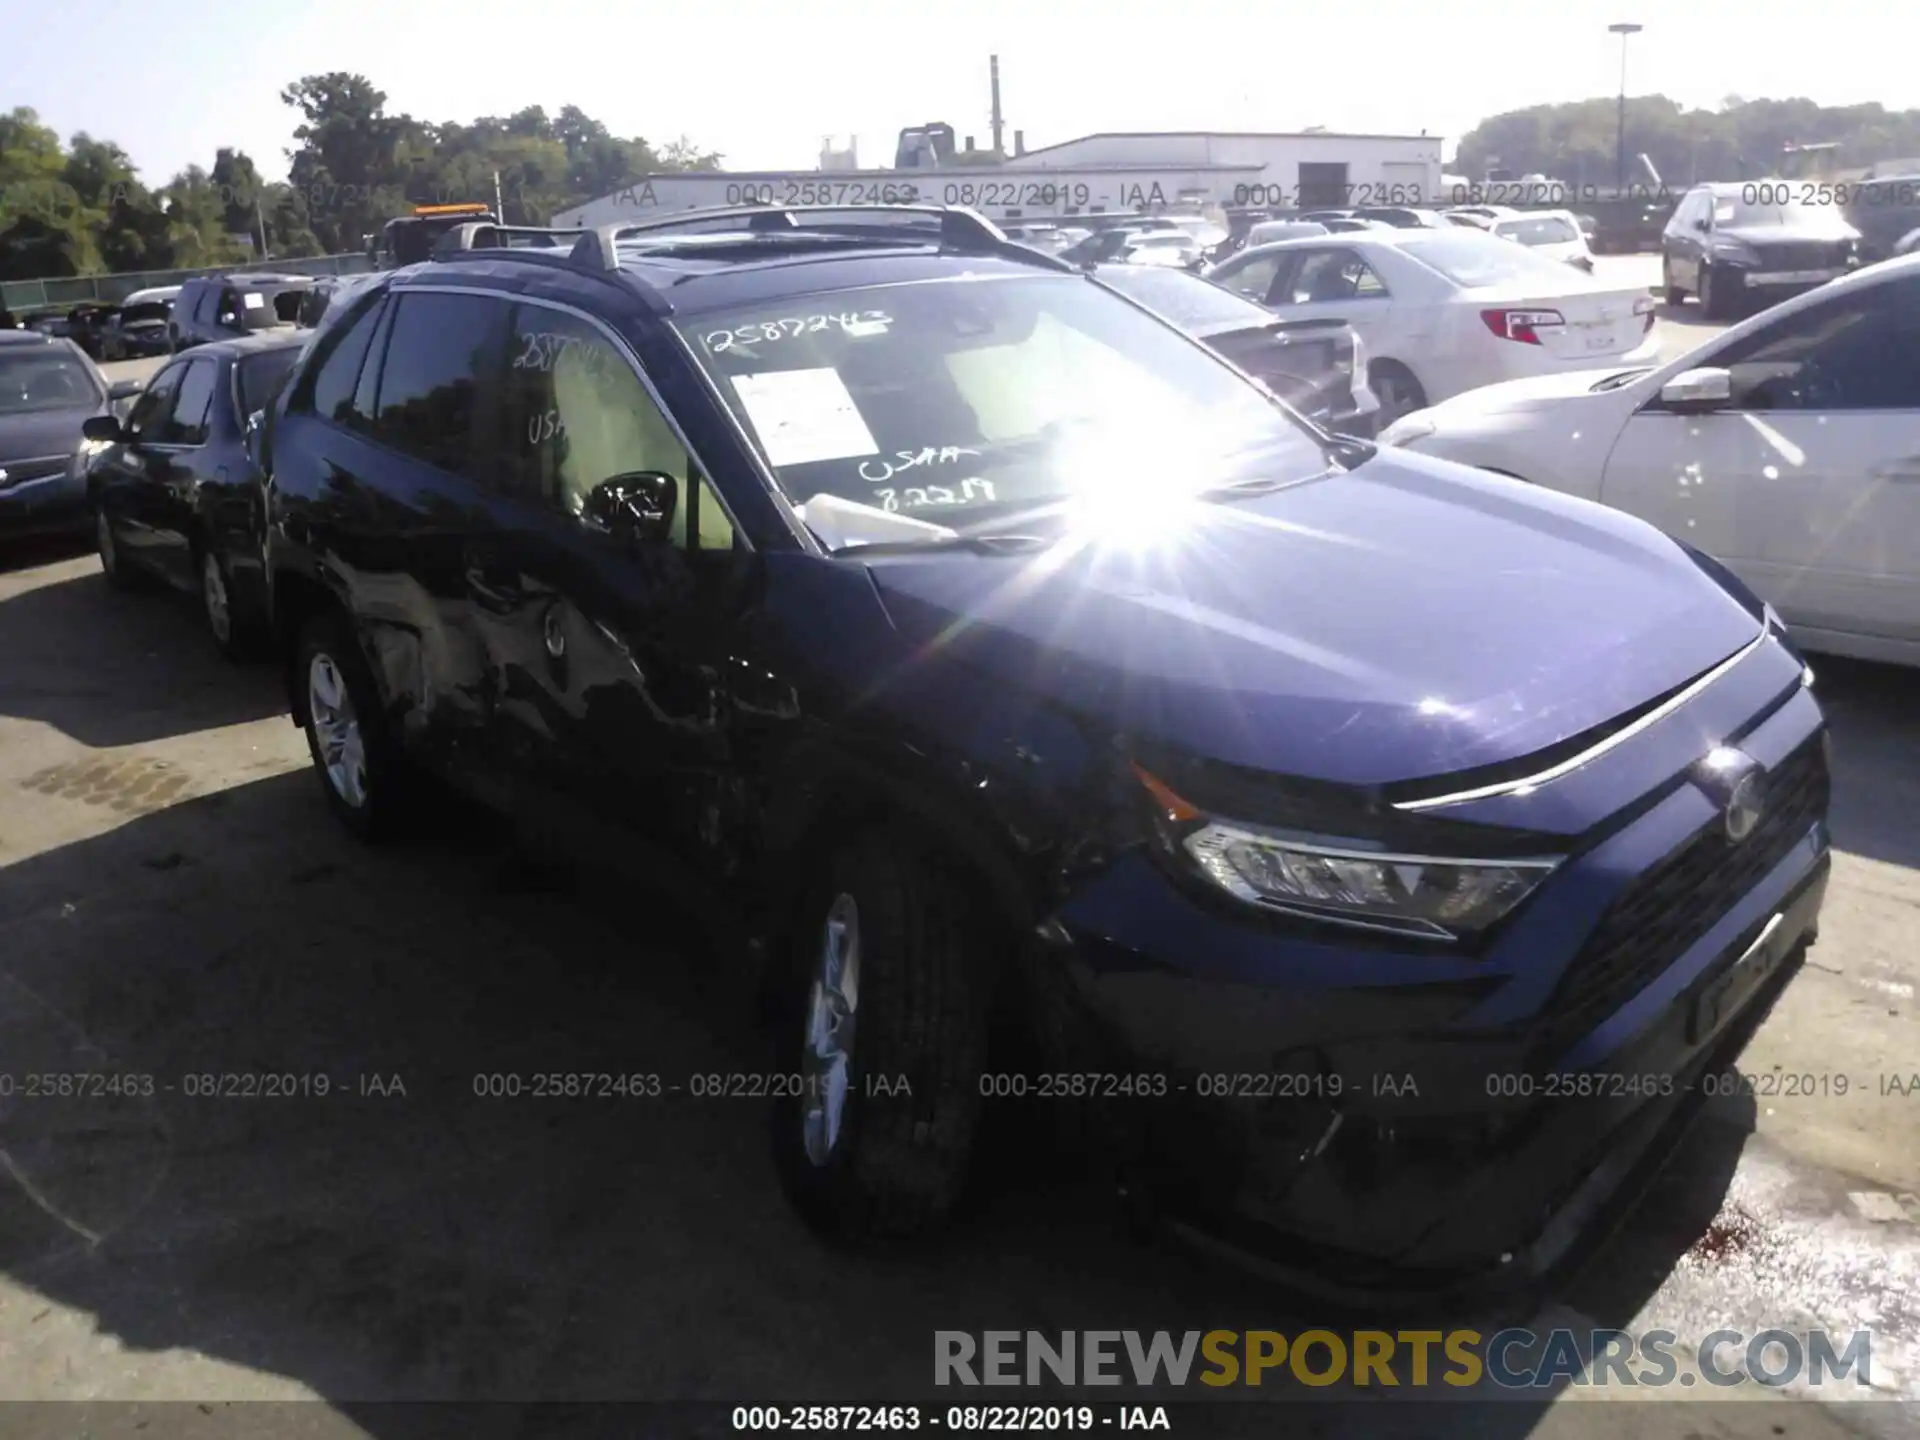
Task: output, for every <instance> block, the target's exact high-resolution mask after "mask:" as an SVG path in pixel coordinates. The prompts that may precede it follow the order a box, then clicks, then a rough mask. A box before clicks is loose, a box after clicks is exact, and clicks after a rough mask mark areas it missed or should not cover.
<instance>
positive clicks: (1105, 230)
mask: <svg viewBox="0 0 1920 1440" xmlns="http://www.w3.org/2000/svg"><path fill="white" fill-rule="evenodd" d="M1150 234H1158V235H1167V236H1170V237H1173V238H1174V239H1190V238H1191V237H1190V236H1188V235H1187V233H1186V231H1184V230H1182V229H1181V228H1180V227H1179V226H1178V225H1175V224H1174V223H1173V222H1172V221H1171V220H1159V219H1154V218H1150V217H1149V218H1145V219H1132V220H1115V221H1108V222H1106V223H1104V224H1101V225H1099V226H1098V228H1096V229H1095V230H1094V232H1093V233H1092V234H1091V235H1089V236H1087V238H1086V239H1084V240H1081V241H1079V242H1078V243H1076V244H1074V245H1071V246H1069V247H1068V248H1067V249H1065V250H1062V251H1061V252H1060V258H1061V259H1062V260H1066V261H1068V262H1070V263H1071V264H1074V265H1098V264H1103V263H1105V262H1106V261H1109V260H1118V259H1119V258H1120V257H1121V255H1122V254H1123V253H1124V252H1125V251H1126V250H1128V249H1129V248H1131V247H1132V246H1133V245H1135V244H1136V243H1138V237H1140V236H1143V235H1150Z"/></svg>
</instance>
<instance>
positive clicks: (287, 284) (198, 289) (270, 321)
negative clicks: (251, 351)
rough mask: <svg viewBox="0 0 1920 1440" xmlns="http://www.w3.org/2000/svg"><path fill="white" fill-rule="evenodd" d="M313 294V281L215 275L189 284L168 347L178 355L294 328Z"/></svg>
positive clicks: (177, 303)
mask: <svg viewBox="0 0 1920 1440" xmlns="http://www.w3.org/2000/svg"><path fill="white" fill-rule="evenodd" d="M312 288H313V277H312V276H309V275H212V276H202V277H200V278H198V279H193V280H189V281H187V282H186V284H184V285H182V286H181V287H180V293H179V295H178V296H176V297H175V298H174V302H173V312H172V314H171V315H169V316H168V319H167V343H168V345H169V346H170V347H171V348H172V351H173V353H174V354H176V355H177V354H179V353H180V352H181V351H182V350H189V349H191V348H193V347H194V346H195V345H207V344H211V343H212V342H213V341H215V340H237V339H239V338H240V337H241V336H242V335H253V334H256V333H258V332H259V331H262V330H271V329H273V328H274V327H275V326H277V325H293V324H296V323H298V321H299V318H300V303H301V301H302V299H304V298H305V296H306V293H307V291H309V290H311V289H312Z"/></svg>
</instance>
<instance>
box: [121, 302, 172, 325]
mask: <svg viewBox="0 0 1920 1440" xmlns="http://www.w3.org/2000/svg"><path fill="white" fill-rule="evenodd" d="M172 309H173V307H172V306H170V305H168V304H167V303H166V302H165V301H155V302H154V303H152V304H150V305H129V306H127V308H126V309H124V310H122V311H121V312H120V323H121V324H122V325H153V324H160V325H164V324H166V322H167V316H168V315H169V314H170V313H171V312H172Z"/></svg>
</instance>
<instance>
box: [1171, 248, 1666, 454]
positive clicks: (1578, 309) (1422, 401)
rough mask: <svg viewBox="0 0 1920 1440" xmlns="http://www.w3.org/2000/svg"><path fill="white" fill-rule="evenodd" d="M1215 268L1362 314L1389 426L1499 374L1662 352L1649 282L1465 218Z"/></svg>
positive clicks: (1310, 308)
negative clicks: (1466, 225)
mask: <svg viewBox="0 0 1920 1440" xmlns="http://www.w3.org/2000/svg"><path fill="white" fill-rule="evenodd" d="M1207 278H1209V279H1211V280H1215V281H1217V282H1218V283H1220V284H1222V285H1225V286H1226V287H1227V288H1228V289H1229V290H1232V291H1234V292H1235V293H1236V294H1240V295H1244V296H1246V297H1247V298H1248V299H1249V300H1252V301H1254V302H1255V303H1256V304H1260V305H1264V306H1266V307H1267V309H1269V310H1271V311H1272V312H1273V313H1274V314H1276V315H1279V316H1281V317H1283V318H1285V319H1299V320H1308V319H1314V318H1328V317H1331V318H1337V319H1340V320H1344V321H1345V322H1346V323H1347V324H1349V325H1351V326H1353V328H1354V330H1355V331H1356V332H1358V334H1359V336H1360V339H1361V341H1362V343H1363V344H1364V345H1365V346H1366V352H1367V357H1368V365H1369V371H1370V383H1371V385H1372V388H1373V390H1374V392H1375V393H1376V394H1377V395H1379V397H1380V407H1381V421H1380V423H1381V424H1382V425H1385V424H1387V423H1389V422H1390V421H1392V420H1394V419H1397V418H1399V417H1400V416H1401V415H1405V414H1407V413H1409V412H1411V411H1414V410H1419V409H1423V408H1424V407H1426V406H1427V405H1430V404H1433V403H1435V402H1437V401H1439V400H1442V399H1445V398H1447V397H1448V396H1451V395H1457V394H1459V393H1460V392H1461V391H1463V390H1471V389H1473V388H1475V387H1476V386H1480V385H1490V384H1492V383H1493V382H1494V381H1496V380H1510V379H1515V378H1518V377H1520V376H1523V375H1538V374H1544V373H1549V372H1552V371H1557V370H1581V369H1586V368H1588V367H1590V366H1592V365H1595V364H1611V363H1617V364H1621V365H1631V364H1637V363H1643V362H1644V363H1647V364H1651V363H1653V361H1654V360H1655V359H1656V358H1657V356H1658V354H1659V344H1658V342H1657V341H1656V340H1655V339H1654V338H1653V335H1652V330H1653V323H1654V317H1653V309H1654V304H1653V297H1652V296H1651V295H1649V294H1647V292H1646V291H1645V290H1643V289H1639V288H1635V287H1622V286H1620V285H1618V284H1616V283H1613V282H1610V281H1602V280H1599V279H1596V278H1594V277H1592V276H1587V275H1582V274H1581V273H1580V272H1579V271H1577V270H1575V269H1574V268H1573V267H1572V266H1569V265H1562V264H1560V263H1559V262H1558V261H1554V260H1546V259H1542V258H1541V257H1540V256H1539V255H1536V254H1535V253H1533V252H1532V251H1530V250H1528V249H1526V248H1525V247H1524V246H1520V245H1514V244H1512V243H1510V242H1508V241H1505V240H1499V239H1495V238H1494V237H1493V236H1491V235H1480V234H1475V233H1473V232H1472V231H1468V230H1461V229H1458V228H1448V229H1444V230H1380V231H1370V232H1367V233H1365V234H1358V235H1330V236H1327V237H1325V238H1324V239H1318V240H1311V239H1310V240H1282V241H1279V242H1278V243H1276V244H1272V245H1262V246H1260V247H1258V248H1255V249H1248V250H1244V251H1242V252H1241V253H1240V254H1238V255H1236V256H1234V257H1233V258H1232V259H1231V260H1229V261H1227V262H1226V263H1225V264H1224V265H1219V266H1216V267H1215V268H1214V269H1212V270H1210V271H1209V272H1207Z"/></svg>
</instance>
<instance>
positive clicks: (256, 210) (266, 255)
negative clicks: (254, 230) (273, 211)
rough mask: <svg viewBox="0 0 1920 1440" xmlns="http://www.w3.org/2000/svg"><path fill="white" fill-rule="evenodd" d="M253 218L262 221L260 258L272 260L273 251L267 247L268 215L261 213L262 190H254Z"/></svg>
mask: <svg viewBox="0 0 1920 1440" xmlns="http://www.w3.org/2000/svg"><path fill="white" fill-rule="evenodd" d="M253 218H254V219H255V220H257V221H259V222H260V258H261V259H262V260H271V259H272V258H273V252H272V251H270V250H268V249H267V217H266V216H265V215H263V214H261V213H260V192H259V191H258V190H256V191H254V192H253Z"/></svg>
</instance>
